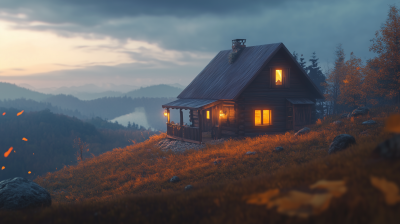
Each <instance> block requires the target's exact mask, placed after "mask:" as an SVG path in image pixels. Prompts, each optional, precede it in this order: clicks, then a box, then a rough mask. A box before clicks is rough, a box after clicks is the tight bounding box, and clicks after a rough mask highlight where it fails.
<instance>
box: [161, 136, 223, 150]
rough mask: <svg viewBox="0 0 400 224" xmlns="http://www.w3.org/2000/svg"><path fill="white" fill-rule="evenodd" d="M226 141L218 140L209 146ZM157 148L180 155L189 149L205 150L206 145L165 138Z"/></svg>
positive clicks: (211, 142)
mask: <svg viewBox="0 0 400 224" xmlns="http://www.w3.org/2000/svg"><path fill="white" fill-rule="evenodd" d="M224 141H225V139H222V138H221V139H218V140H212V141H210V142H207V143H209V144H219V143H222V142H224ZM156 146H158V147H160V148H161V150H163V151H168V150H171V151H173V152H175V153H180V152H184V151H185V150H188V149H195V150H199V149H202V148H204V147H205V146H206V145H205V144H196V143H190V142H184V141H179V140H174V139H169V138H164V139H162V140H161V141H159V142H158V143H157V144H156Z"/></svg>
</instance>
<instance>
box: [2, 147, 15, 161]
mask: <svg viewBox="0 0 400 224" xmlns="http://www.w3.org/2000/svg"><path fill="white" fill-rule="evenodd" d="M12 150H13V147H10V148H9V149H8V151H7V152H5V153H4V157H6V158H7V157H8V156H9V155H10V153H11V151H12Z"/></svg>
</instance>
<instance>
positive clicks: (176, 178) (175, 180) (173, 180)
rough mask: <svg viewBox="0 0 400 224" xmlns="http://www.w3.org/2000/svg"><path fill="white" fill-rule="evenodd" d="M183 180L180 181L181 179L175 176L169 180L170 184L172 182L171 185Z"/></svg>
mask: <svg viewBox="0 0 400 224" xmlns="http://www.w3.org/2000/svg"><path fill="white" fill-rule="evenodd" d="M180 180H181V179H179V177H177V176H173V177H172V178H171V179H170V180H169V182H171V183H176V182H179V181H180Z"/></svg>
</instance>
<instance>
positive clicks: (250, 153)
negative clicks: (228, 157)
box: [246, 151, 256, 155]
mask: <svg viewBox="0 0 400 224" xmlns="http://www.w3.org/2000/svg"><path fill="white" fill-rule="evenodd" d="M255 154H256V152H252V151H248V152H246V155H255Z"/></svg>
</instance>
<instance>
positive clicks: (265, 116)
mask: <svg viewBox="0 0 400 224" xmlns="http://www.w3.org/2000/svg"><path fill="white" fill-rule="evenodd" d="M270 115H271V114H270V110H263V125H269V123H270Z"/></svg>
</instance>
